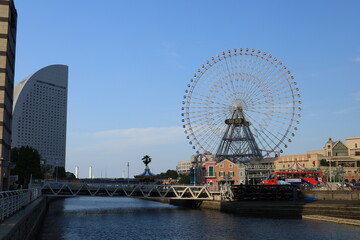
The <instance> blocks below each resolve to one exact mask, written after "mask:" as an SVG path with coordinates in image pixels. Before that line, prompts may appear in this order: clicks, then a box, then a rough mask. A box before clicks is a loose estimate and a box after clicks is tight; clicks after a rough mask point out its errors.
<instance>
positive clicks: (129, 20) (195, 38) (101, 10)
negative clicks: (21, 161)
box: [15, 0, 360, 177]
mask: <svg viewBox="0 0 360 240" xmlns="http://www.w3.org/2000/svg"><path fill="white" fill-rule="evenodd" d="M15 5H16V8H17V11H18V32H17V49H16V75H15V83H18V82H19V81H21V80H23V79H24V78H25V77H26V76H28V75H30V74H32V73H33V72H35V71H37V70H39V69H41V68H43V67H45V66H47V65H51V64H66V65H68V66H69V90H68V94H69V95H68V125H67V159H66V170H67V171H71V172H74V171H75V167H76V166H79V168H80V177H87V172H88V167H89V166H92V167H93V175H94V176H95V177H100V176H103V177H105V175H106V176H107V177H120V176H122V175H124V176H127V167H126V163H127V162H130V175H134V174H139V173H141V172H142V171H143V169H144V166H143V163H142V162H141V158H142V157H143V156H144V155H145V154H148V155H150V156H151V157H152V158H153V162H152V163H151V164H150V167H151V169H152V171H153V172H155V173H160V172H163V171H166V170H167V169H175V166H176V163H177V162H178V161H182V160H188V159H189V158H190V155H191V154H194V151H193V149H192V148H191V146H190V145H189V144H188V141H187V140H186V136H185V134H184V133H183V130H182V128H181V116H180V114H181V101H182V96H183V95H184V90H185V89H186V84H187V83H188V80H189V79H190V78H191V77H192V76H193V74H194V73H195V71H196V69H197V68H199V67H200V66H201V64H203V63H204V62H205V61H206V60H207V59H209V58H211V57H212V56H214V55H216V54H218V53H220V52H222V51H225V50H227V49H234V48H241V47H243V48H246V47H249V48H255V49H260V50H263V51H266V52H269V53H271V54H272V55H274V56H276V57H277V58H279V59H281V60H282V61H283V62H284V64H286V65H287V66H288V68H289V69H290V70H291V71H292V74H293V75H294V76H295V78H296V80H297V82H298V83H299V87H300V92H301V94H302V102H303V106H302V107H303V112H302V116H303V117H302V119H301V125H300V127H299V131H298V132H297V136H296V137H295V138H294V140H293V142H292V143H291V144H289V148H288V149H287V150H286V151H285V152H284V154H303V153H305V152H306V151H309V150H318V149H321V148H322V147H323V144H324V143H325V142H326V141H327V139H328V137H332V138H333V139H335V140H338V139H341V140H345V138H347V137H354V136H360V131H359V130H360V127H359V119H360V77H359V76H360V14H359V12H360V1H356V0H348V1H340V0H338V1H334V0H318V1H312V0H306V1H285V0H284V1H276V0H275V1H268V0H263V1H257V0H254V1H250V0H249V1H240V0H224V1H218V0H197V1H193V0H181V1H180V0H178V1H175V0H153V1H148V0H142V1H137V0H134V1H122V0H107V1H95V0H62V1H51V0H33V1H28V0H15Z"/></svg>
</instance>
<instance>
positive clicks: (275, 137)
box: [252, 119, 286, 148]
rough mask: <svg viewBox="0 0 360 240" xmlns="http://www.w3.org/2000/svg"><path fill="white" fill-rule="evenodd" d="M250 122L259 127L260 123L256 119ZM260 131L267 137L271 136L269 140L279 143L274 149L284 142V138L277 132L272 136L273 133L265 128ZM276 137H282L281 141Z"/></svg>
mask: <svg viewBox="0 0 360 240" xmlns="http://www.w3.org/2000/svg"><path fill="white" fill-rule="evenodd" d="M252 121H254V122H255V123H257V124H259V125H260V123H258V121H257V120H256V119H252ZM261 129H262V132H263V133H264V134H265V133H267V134H268V135H270V136H271V138H270V137H269V139H277V140H278V141H279V143H278V144H277V145H276V146H275V148H277V147H278V146H279V145H280V144H281V143H282V142H283V140H284V138H285V137H284V136H283V135H282V134H280V133H279V132H276V134H274V133H273V131H269V130H268V129H267V128H266V127H263V128H261ZM278 136H283V137H282V139H281V138H279V137H278ZM285 136H286V134H285Z"/></svg>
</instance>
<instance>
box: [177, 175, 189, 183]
mask: <svg viewBox="0 0 360 240" xmlns="http://www.w3.org/2000/svg"><path fill="white" fill-rule="evenodd" d="M178 184H190V175H189V174H180V179H179V181H178Z"/></svg>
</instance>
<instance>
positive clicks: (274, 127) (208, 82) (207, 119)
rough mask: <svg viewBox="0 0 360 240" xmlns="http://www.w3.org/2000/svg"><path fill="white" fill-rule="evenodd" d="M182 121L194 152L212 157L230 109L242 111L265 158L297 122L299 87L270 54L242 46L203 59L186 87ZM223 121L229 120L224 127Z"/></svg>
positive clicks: (276, 149) (292, 131)
mask: <svg viewBox="0 0 360 240" xmlns="http://www.w3.org/2000/svg"><path fill="white" fill-rule="evenodd" d="M185 93H186V94H185V95H184V100H183V102H182V104H183V106H182V114H181V115H182V122H183V128H184V130H185V134H186V135H187V139H188V140H189V143H190V144H191V145H192V146H193V149H195V150H196V151H197V153H205V152H209V153H213V154H214V153H215V152H216V151H217V148H218V146H219V144H220V142H221V141H222V138H223V135H224V132H225V131H226V128H227V123H229V121H236V120H234V119H232V116H233V112H234V109H241V112H242V114H243V116H244V119H246V121H247V123H248V126H249V128H250V130H251V132H252V134H253V136H254V139H255V141H256V144H257V145H258V147H259V149H260V151H261V153H262V155H263V156H264V157H267V156H273V155H274V153H275V154H276V153H281V152H282V149H283V148H287V147H288V145H287V144H288V143H290V142H291V138H292V137H294V136H295V132H296V130H298V124H299V123H300V121H299V120H298V119H299V118H300V116H301V115H300V111H301V107H300V105H301V101H300V93H299V88H298V87H297V83H296V82H295V81H294V76H293V75H292V74H291V72H290V70H288V69H287V67H286V66H285V65H284V64H283V63H282V62H281V61H279V60H278V59H277V58H276V57H273V56H272V55H271V54H268V53H266V52H262V51H260V50H255V49H248V48H244V49H242V48H240V49H234V50H228V51H226V52H222V53H221V54H219V55H216V56H215V57H212V58H211V60H208V61H206V63H205V64H203V65H202V66H201V67H200V68H199V69H198V70H197V71H196V73H195V74H194V76H193V78H191V79H190V82H189V83H188V84H187V88H186V90H185ZM226 121H228V122H227V123H226Z"/></svg>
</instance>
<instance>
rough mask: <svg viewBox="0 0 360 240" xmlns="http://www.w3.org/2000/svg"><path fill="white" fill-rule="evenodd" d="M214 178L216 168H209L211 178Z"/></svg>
mask: <svg viewBox="0 0 360 240" xmlns="http://www.w3.org/2000/svg"><path fill="white" fill-rule="evenodd" d="M213 176H214V167H213V166H209V177H213Z"/></svg>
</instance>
